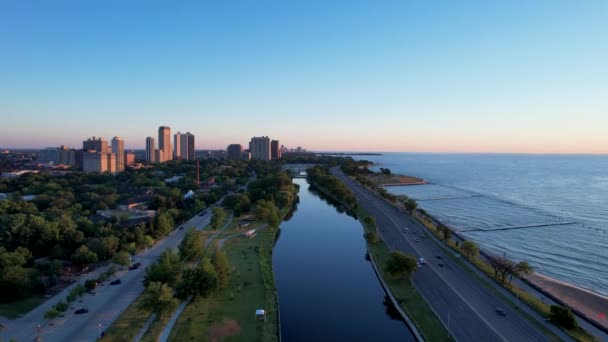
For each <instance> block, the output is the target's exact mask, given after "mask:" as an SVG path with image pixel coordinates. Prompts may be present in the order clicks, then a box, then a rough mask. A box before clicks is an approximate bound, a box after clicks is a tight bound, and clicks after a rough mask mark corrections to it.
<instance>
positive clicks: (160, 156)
mask: <svg viewBox="0 0 608 342" xmlns="http://www.w3.org/2000/svg"><path fill="white" fill-rule="evenodd" d="M154 160H156V162H157V163H164V162H166V160H165V151H163V150H159V149H156V150H154Z"/></svg>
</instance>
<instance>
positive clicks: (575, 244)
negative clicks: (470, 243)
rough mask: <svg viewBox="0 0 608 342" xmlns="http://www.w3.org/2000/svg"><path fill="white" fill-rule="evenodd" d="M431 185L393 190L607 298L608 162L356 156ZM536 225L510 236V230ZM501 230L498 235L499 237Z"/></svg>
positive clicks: (496, 247) (496, 248)
mask: <svg viewBox="0 0 608 342" xmlns="http://www.w3.org/2000/svg"><path fill="white" fill-rule="evenodd" d="M356 158H358V159H367V160H371V161H373V162H376V163H378V165H379V166H381V167H387V168H389V169H391V170H392V171H394V172H398V173H403V174H408V175H412V176H418V177H421V178H424V179H426V180H428V181H429V182H431V183H432V184H429V185H422V186H406V187H389V188H387V189H388V190H389V191H391V192H393V193H397V194H406V195H408V196H410V197H412V198H415V199H417V200H418V202H419V205H420V206H421V207H422V208H424V209H426V210H427V211H429V212H430V213H431V214H433V215H434V216H436V217H437V218H439V219H441V220H442V221H444V222H445V223H446V224H449V225H450V226H452V227H453V228H455V229H458V230H460V231H463V232H464V233H463V234H465V235H466V236H468V237H469V238H471V239H472V240H474V241H476V242H478V243H479V244H480V245H481V246H482V247H483V248H485V249H487V250H490V251H493V252H495V253H500V254H502V253H506V254H507V257H509V258H511V259H514V260H527V261H529V262H530V263H531V264H532V265H533V266H534V267H535V268H536V269H537V271H538V272H540V273H543V274H546V275H548V276H550V277H553V278H556V279H559V280H562V281H565V282H568V283H572V284H575V285H578V286H581V287H584V288H587V289H590V290H592V291H595V292H599V293H602V294H605V295H608V156H597V155H509V154H501V155H496V154H414V153H386V154H383V155H381V156H357V157H356ZM522 226H536V227H531V228H521V229H512V230H500V229H502V228H507V227H511V228H513V227H515V228H516V227H522ZM497 229H498V230H497Z"/></svg>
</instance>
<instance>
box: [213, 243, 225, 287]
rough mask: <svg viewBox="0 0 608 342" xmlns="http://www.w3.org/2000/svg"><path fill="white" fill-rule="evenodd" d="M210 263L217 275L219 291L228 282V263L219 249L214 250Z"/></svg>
mask: <svg viewBox="0 0 608 342" xmlns="http://www.w3.org/2000/svg"><path fill="white" fill-rule="evenodd" d="M211 263H212V264H213V267H214V268H215V272H216V273H217V280H218V286H219V287H220V288H221V289H225V288H226V287H227V286H228V282H229V281H230V263H229V262H228V257H226V253H224V252H223V251H222V250H221V249H220V248H219V247H216V248H215V251H214V252H213V255H212V256H211Z"/></svg>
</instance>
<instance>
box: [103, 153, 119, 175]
mask: <svg viewBox="0 0 608 342" xmlns="http://www.w3.org/2000/svg"><path fill="white" fill-rule="evenodd" d="M102 154H105V155H106V163H107V164H106V171H107V172H110V173H116V172H118V170H117V169H116V167H117V161H116V159H117V158H116V154H115V153H102ZM123 167H124V165H123Z"/></svg>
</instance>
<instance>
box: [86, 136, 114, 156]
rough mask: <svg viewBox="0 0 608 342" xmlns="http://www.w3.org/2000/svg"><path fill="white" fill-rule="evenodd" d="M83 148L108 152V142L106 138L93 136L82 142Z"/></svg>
mask: <svg viewBox="0 0 608 342" xmlns="http://www.w3.org/2000/svg"><path fill="white" fill-rule="evenodd" d="M82 149H83V150H85V151H97V152H102V153H108V152H110V150H109V149H108V142H107V141H106V140H105V139H104V138H96V137H92V138H89V139H87V140H85V141H83V142H82Z"/></svg>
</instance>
